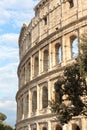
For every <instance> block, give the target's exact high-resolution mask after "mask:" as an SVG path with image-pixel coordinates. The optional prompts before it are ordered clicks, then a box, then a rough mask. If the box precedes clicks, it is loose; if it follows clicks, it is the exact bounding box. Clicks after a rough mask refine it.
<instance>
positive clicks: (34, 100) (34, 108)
mask: <svg viewBox="0 0 87 130" xmlns="http://www.w3.org/2000/svg"><path fill="white" fill-rule="evenodd" d="M36 109H37V91H36V90H34V91H33V92H32V112H36Z"/></svg>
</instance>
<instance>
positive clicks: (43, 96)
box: [42, 86, 48, 108]
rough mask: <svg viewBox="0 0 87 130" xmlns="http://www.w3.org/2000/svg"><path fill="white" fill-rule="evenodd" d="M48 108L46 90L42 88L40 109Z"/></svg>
mask: <svg viewBox="0 0 87 130" xmlns="http://www.w3.org/2000/svg"><path fill="white" fill-rule="evenodd" d="M47 106H48V88H47V87H46V86H44V87H43V88H42V108H46V107H47Z"/></svg>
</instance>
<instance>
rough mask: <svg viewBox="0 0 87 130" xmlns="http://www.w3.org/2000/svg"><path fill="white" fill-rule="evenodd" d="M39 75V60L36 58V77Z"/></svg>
mask: <svg viewBox="0 0 87 130" xmlns="http://www.w3.org/2000/svg"><path fill="white" fill-rule="evenodd" d="M38 73H39V59H38V57H37V56H36V57H35V59H34V76H37V75H38Z"/></svg>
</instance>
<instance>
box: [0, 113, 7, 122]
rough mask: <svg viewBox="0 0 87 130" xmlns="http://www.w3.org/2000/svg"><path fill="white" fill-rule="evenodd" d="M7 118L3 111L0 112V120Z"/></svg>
mask: <svg viewBox="0 0 87 130" xmlns="http://www.w3.org/2000/svg"><path fill="white" fill-rule="evenodd" d="M6 118H7V116H6V115H5V114H3V113H0V120H1V121H4V120H5V119H6Z"/></svg>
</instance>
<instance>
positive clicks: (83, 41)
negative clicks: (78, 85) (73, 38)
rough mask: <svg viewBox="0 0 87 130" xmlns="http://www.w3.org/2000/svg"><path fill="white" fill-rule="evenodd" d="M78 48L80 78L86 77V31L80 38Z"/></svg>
mask: <svg viewBox="0 0 87 130" xmlns="http://www.w3.org/2000/svg"><path fill="white" fill-rule="evenodd" d="M79 48H80V54H79V57H78V63H79V65H80V72H81V75H82V76H87V31H85V32H84V33H83V34H82V36H81V38H80V43H79Z"/></svg>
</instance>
